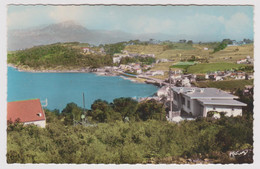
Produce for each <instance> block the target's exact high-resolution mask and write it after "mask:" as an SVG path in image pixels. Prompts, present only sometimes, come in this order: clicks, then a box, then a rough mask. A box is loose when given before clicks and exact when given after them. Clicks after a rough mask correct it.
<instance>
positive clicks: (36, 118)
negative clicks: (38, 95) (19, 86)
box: [7, 99, 46, 128]
mask: <svg viewBox="0 0 260 169" xmlns="http://www.w3.org/2000/svg"><path fill="white" fill-rule="evenodd" d="M18 119H19V122H21V123H24V124H25V125H26V124H35V125H37V126H39V127H42V128H45V125H46V117H45V113H44V111H43V109H42V106H41V102H40V99H31V100H23V101H14V102H8V103H7V120H8V121H11V122H15V121H16V120H18Z"/></svg>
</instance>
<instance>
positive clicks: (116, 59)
mask: <svg viewBox="0 0 260 169" xmlns="http://www.w3.org/2000/svg"><path fill="white" fill-rule="evenodd" d="M120 61H121V57H113V63H120Z"/></svg>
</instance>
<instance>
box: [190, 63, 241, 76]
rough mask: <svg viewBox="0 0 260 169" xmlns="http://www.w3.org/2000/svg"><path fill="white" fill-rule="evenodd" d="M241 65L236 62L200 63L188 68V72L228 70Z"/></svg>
mask: <svg viewBox="0 0 260 169" xmlns="http://www.w3.org/2000/svg"><path fill="white" fill-rule="evenodd" d="M239 67H241V65H239V64H235V63H224V62H223V63H221V62H219V63H200V64H196V65H194V66H190V67H189V68H188V70H187V71H188V73H207V72H211V71H217V70H220V71H221V70H226V69H231V68H239Z"/></svg>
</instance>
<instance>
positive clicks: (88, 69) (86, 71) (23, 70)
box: [7, 64, 148, 84]
mask: <svg viewBox="0 0 260 169" xmlns="http://www.w3.org/2000/svg"><path fill="white" fill-rule="evenodd" d="M7 67H12V68H14V69H16V70H17V71H19V72H27V73H93V74H96V75H97V76H107V77H109V76H111V77H113V76H118V77H120V78H123V79H125V80H130V81H131V82H133V83H142V84H148V83H146V82H144V81H142V80H135V78H131V77H126V76H123V75H120V73H119V72H113V73H108V72H95V71H91V69H90V68H85V69H71V70H68V69H67V70H66V69H63V70H55V69H41V70H34V69H32V68H29V67H28V68H24V67H20V66H16V65H14V64H7Z"/></svg>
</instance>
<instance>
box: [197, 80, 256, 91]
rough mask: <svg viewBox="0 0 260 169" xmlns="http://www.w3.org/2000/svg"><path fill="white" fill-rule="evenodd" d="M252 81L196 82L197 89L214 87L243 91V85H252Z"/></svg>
mask: <svg viewBox="0 0 260 169" xmlns="http://www.w3.org/2000/svg"><path fill="white" fill-rule="evenodd" d="M253 84H254V82H253V80H225V81H217V82H216V81H207V82H197V83H196V86H198V87H214V88H219V89H222V90H229V91H231V90H234V89H238V88H240V89H243V88H244V87H245V85H253Z"/></svg>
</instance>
